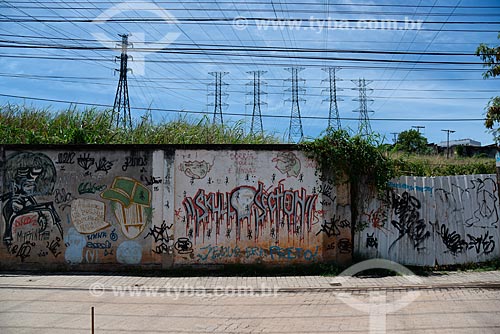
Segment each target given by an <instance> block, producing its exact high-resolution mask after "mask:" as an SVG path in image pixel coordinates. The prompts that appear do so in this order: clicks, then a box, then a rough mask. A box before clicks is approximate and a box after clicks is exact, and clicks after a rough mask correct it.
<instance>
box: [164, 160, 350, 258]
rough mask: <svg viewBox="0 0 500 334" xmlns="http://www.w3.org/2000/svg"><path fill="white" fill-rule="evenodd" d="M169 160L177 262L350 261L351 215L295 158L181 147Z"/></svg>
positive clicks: (310, 167) (308, 163)
mask: <svg viewBox="0 0 500 334" xmlns="http://www.w3.org/2000/svg"><path fill="white" fill-rule="evenodd" d="M175 162H176V165H175V183H176V190H175V194H174V202H175V207H174V215H175V217H174V226H175V230H174V235H175V236H176V243H175V245H174V248H175V262H176V263H178V264H184V263H186V264H187V263H192V262H196V263H219V262H223V263H256V262H257V263H260V262H279V263H296V262H298V263H310V262H316V261H321V260H323V259H324V258H328V259H334V260H337V257H338V256H342V255H343V254H345V257H346V258H349V257H350V253H351V248H352V247H351V241H350V239H351V237H350V233H351V232H350V231H351V230H350V220H349V219H348V218H349V214H350V212H349V210H345V209H341V206H340V207H337V204H338V201H337V200H336V192H335V189H334V187H333V186H332V183H333V181H332V182H328V180H322V179H321V178H320V177H319V174H318V171H317V169H316V163H315V162H314V161H313V160H311V159H308V158H306V157H305V156H304V155H303V154H302V153H300V152H297V151H294V152H292V151H281V152H276V151H268V152H257V151H249V150H242V151H218V152H214V151H205V150H197V151H195V150H191V151H188V150H182V151H177V152H176V156H175ZM339 210H340V211H341V212H339ZM337 221H338V226H337V225H335V224H337ZM333 225H335V226H333Z"/></svg>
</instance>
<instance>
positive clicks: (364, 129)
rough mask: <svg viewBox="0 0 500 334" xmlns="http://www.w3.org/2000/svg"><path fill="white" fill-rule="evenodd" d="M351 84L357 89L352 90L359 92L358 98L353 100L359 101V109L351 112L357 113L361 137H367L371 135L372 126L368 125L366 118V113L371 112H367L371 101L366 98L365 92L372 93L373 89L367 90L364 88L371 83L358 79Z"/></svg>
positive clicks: (368, 121) (367, 117)
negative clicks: (355, 85) (356, 86)
mask: <svg viewBox="0 0 500 334" xmlns="http://www.w3.org/2000/svg"><path fill="white" fill-rule="evenodd" d="M352 82H353V83H354V84H357V85H358V88H352V89H353V90H358V91H359V98H356V99H353V101H359V109H357V110H353V111H354V112H359V128H358V132H359V134H360V135H361V136H365V137H369V136H370V135H371V134H372V126H371V124H370V117H369V116H368V113H369V112H373V110H368V102H373V100H372V99H368V98H367V94H366V91H367V90H369V91H372V90H373V89H367V88H366V86H367V85H369V84H370V83H372V82H373V81H371V80H365V79H359V80H352Z"/></svg>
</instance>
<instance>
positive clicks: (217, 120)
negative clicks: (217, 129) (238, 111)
mask: <svg viewBox="0 0 500 334" xmlns="http://www.w3.org/2000/svg"><path fill="white" fill-rule="evenodd" d="M208 74H210V75H212V76H213V77H214V82H213V83H212V84H211V85H213V86H214V92H213V93H210V94H208V95H209V96H213V97H214V102H212V103H209V104H208V105H209V106H213V107H214V119H213V124H220V125H224V119H223V117H222V108H223V107H226V106H227V103H224V102H222V97H223V96H228V94H227V93H223V92H222V87H223V86H227V83H225V82H223V81H222V78H223V77H224V76H225V75H227V74H229V72H209V73H208Z"/></svg>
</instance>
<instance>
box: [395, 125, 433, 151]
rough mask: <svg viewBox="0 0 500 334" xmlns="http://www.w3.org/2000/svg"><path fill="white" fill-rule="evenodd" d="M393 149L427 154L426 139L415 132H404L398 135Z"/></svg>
mask: <svg viewBox="0 0 500 334" xmlns="http://www.w3.org/2000/svg"><path fill="white" fill-rule="evenodd" d="M395 149H396V150H398V151H404V152H408V153H418V154H422V153H427V152H428V151H429V150H428V148H427V138H425V137H424V136H423V135H422V134H421V133H420V132H419V131H417V130H413V129H411V130H406V131H403V132H401V133H400V134H399V135H398V140H397V142H396V146H395Z"/></svg>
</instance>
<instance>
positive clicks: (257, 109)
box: [247, 71, 267, 135]
mask: <svg viewBox="0 0 500 334" xmlns="http://www.w3.org/2000/svg"><path fill="white" fill-rule="evenodd" d="M247 73H248V74H252V75H253V81H252V82H249V83H248V85H252V86H253V91H252V92H251V93H248V94H253V101H252V102H250V103H248V104H249V105H253V113H252V124H251V125H250V134H251V135H256V134H259V135H262V134H263V133H264V126H263V125H262V111H261V106H262V105H263V104H266V102H262V98H261V97H262V95H263V94H267V93H266V92H264V91H262V88H261V87H262V85H265V84H266V82H264V81H262V80H261V78H262V76H263V75H264V74H266V73H267V71H249V72H247Z"/></svg>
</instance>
